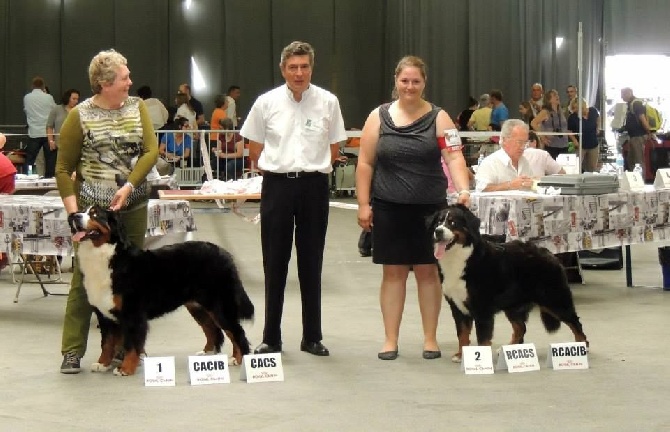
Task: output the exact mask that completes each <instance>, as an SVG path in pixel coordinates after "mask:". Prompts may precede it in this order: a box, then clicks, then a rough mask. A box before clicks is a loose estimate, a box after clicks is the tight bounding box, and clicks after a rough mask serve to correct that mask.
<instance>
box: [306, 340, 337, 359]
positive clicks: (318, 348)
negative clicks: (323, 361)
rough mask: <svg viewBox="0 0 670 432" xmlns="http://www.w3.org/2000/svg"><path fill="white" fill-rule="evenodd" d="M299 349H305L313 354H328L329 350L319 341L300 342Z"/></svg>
mask: <svg viewBox="0 0 670 432" xmlns="http://www.w3.org/2000/svg"><path fill="white" fill-rule="evenodd" d="M300 351H305V352H308V353H310V354H313V355H315V356H322V357H325V356H329V355H330V351H328V348H326V347H325V345H324V344H322V343H321V342H305V341H302V342H300Z"/></svg>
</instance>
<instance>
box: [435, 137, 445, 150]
mask: <svg viewBox="0 0 670 432" xmlns="http://www.w3.org/2000/svg"><path fill="white" fill-rule="evenodd" d="M437 147H438V148H439V149H440V151H442V150H444V149H446V148H447V140H446V139H445V138H444V137H443V136H441V137H437Z"/></svg>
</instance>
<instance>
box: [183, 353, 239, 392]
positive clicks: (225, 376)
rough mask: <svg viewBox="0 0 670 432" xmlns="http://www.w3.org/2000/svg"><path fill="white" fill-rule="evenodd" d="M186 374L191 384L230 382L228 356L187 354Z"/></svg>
mask: <svg viewBox="0 0 670 432" xmlns="http://www.w3.org/2000/svg"><path fill="white" fill-rule="evenodd" d="M188 374H189V376H190V377H191V385H205V384H230V370H229V369H228V356H227V355H225V354H217V355H211V356H188Z"/></svg>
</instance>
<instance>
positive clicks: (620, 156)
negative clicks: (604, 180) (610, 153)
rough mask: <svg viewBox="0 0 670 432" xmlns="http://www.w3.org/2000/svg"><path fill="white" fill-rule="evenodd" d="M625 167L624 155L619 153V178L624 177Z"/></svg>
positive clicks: (617, 163) (617, 169) (617, 172)
mask: <svg viewBox="0 0 670 432" xmlns="http://www.w3.org/2000/svg"><path fill="white" fill-rule="evenodd" d="M623 172H624V167H623V155H622V154H621V153H619V154H618V155H617V156H616V174H617V176H618V177H619V178H621V177H622V176H623Z"/></svg>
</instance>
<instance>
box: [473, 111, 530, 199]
mask: <svg viewBox="0 0 670 432" xmlns="http://www.w3.org/2000/svg"><path fill="white" fill-rule="evenodd" d="M500 147H501V148H500V150H497V151H495V152H493V153H491V154H490V155H488V156H487V157H486V158H484V160H483V161H482V163H481V164H480V165H479V167H478V168H477V174H476V175H475V181H476V183H477V186H476V188H477V192H496V191H505V190H530V189H531V188H532V186H533V176H534V172H533V169H532V167H531V165H530V163H529V162H528V159H526V158H525V157H524V150H525V149H526V148H527V147H528V125H527V124H526V123H524V122H523V121H522V120H519V119H510V120H507V121H505V122H504V123H503V126H502V129H501V131H500Z"/></svg>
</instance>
